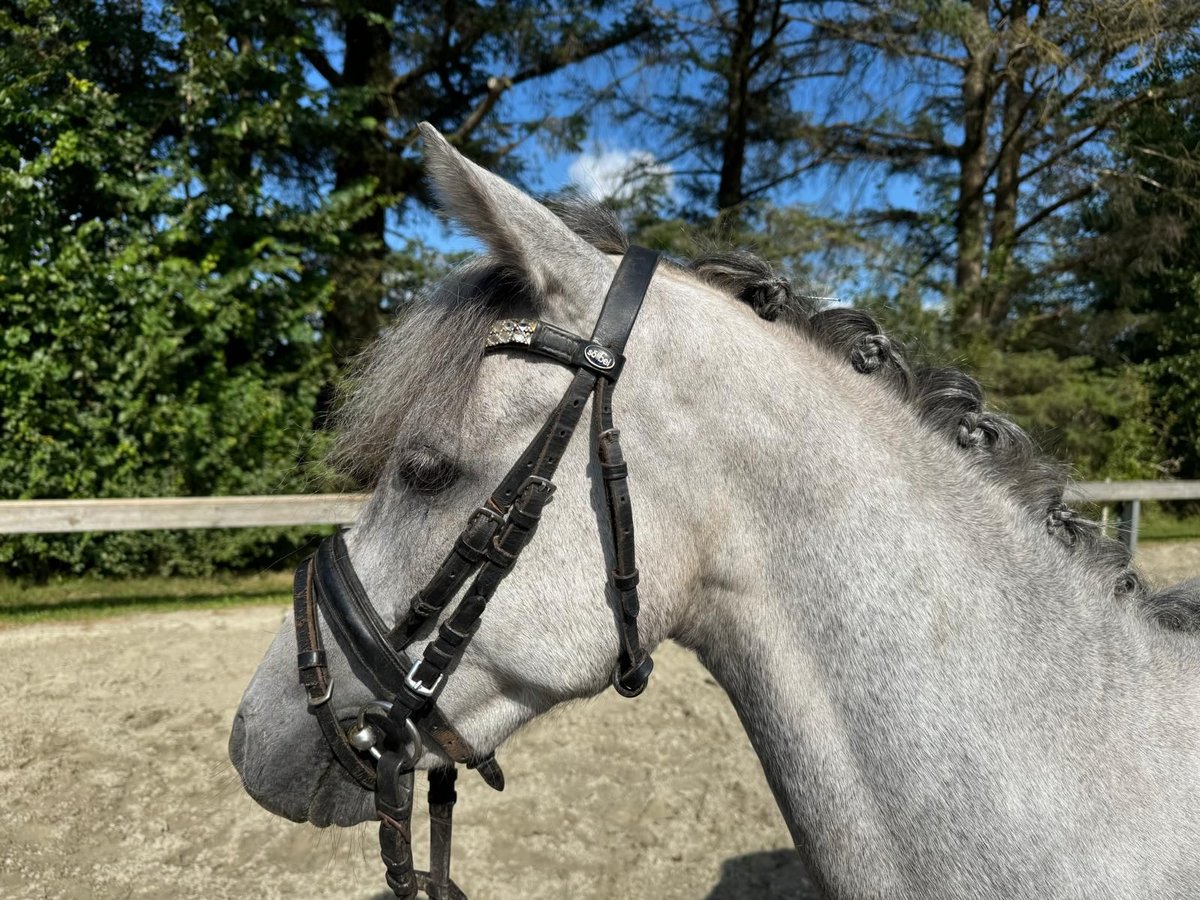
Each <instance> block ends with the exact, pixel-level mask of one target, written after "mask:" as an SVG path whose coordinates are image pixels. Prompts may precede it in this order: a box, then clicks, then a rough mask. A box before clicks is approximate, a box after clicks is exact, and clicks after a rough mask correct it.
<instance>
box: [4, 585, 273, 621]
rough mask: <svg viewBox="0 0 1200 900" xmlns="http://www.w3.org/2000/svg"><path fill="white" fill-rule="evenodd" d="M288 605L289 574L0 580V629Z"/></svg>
mask: <svg viewBox="0 0 1200 900" xmlns="http://www.w3.org/2000/svg"><path fill="white" fill-rule="evenodd" d="M290 600H291V574H290V573H288V572H263V573H260V574H257V575H221V576H213V577H203V578H180V577H174V578H161V577H160V578H130V579H103V578H72V579H66V580H63V581H58V582H53V583H50V584H39V585H25V584H21V583H19V582H13V581H0V627H2V626H5V625H20V624H26V623H29V622H47V621H55V620H64V619H90V618H98V617H102V616H113V615H119V614H122V613H140V612H166V611H172V610H186V609H219V608H222V607H230V606H246V605H252V604H279V605H282V604H285V603H287V602H289V601H290Z"/></svg>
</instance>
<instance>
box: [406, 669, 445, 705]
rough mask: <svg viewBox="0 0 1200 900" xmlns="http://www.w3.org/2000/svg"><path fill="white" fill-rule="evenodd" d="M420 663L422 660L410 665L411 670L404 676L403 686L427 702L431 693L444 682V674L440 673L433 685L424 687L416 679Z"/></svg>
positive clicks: (423, 684) (422, 683)
mask: <svg viewBox="0 0 1200 900" xmlns="http://www.w3.org/2000/svg"><path fill="white" fill-rule="evenodd" d="M422 662H424V660H421V659H418V660H417V661H416V662H415V663H413V664H412V668H411V669H409V670H408V674H407V675H405V676H404V685H405V687H407V688H408V689H409V690H410V691H412V692H413V693H414V694H416V695H417V696H418V697H424V698H425V699H427V700H428V699H429V698H430V697H432V696H433V692H434V691H436V690H437V689H438V688H439V687H441V684H442V682H443V681H445V680H446V673H445V672H442V673H441V674H440V675H438V677H437V680H436V681H435V682H434V683H433V684H431V685H429V686H426V685H425V683H424V682H422V681H418V680H417V678H416V674H417V669H418V668H420V665H421V663H422Z"/></svg>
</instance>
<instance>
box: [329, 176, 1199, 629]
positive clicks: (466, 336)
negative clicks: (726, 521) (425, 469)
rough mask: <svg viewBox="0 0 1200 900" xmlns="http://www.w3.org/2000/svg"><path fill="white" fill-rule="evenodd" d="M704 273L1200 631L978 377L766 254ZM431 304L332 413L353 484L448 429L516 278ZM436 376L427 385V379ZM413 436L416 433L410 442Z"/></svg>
mask: <svg viewBox="0 0 1200 900" xmlns="http://www.w3.org/2000/svg"><path fill="white" fill-rule="evenodd" d="M555 212H556V213H557V214H558V215H559V217H560V218H562V219H563V221H564V222H565V223H566V224H567V225H568V226H569V227H570V228H571V229H572V230H573V231H574V232H575V233H577V234H578V235H580V236H581V237H583V238H584V239H585V240H587V241H588V242H589V243H590V244H592V245H593V246H594V247H596V248H597V249H599V250H601V251H602V252H605V253H611V254H623V253H624V252H625V251H626V250H627V249H628V247H629V238H628V236H627V234H626V233H625V230H624V228H623V227H622V226H621V224H620V222H619V221H618V220H617V218H616V216H615V215H614V214H613V213H612V212H611V211H610V210H608V209H607V208H605V207H603V206H599V205H596V204H594V203H583V202H579V201H576V200H572V201H568V202H566V203H562V204H559V205H558V206H557V207H556V208H555ZM682 268H683V269H684V270H685V271H688V272H690V273H691V274H693V275H694V276H696V277H698V278H699V279H700V280H701V281H703V282H705V283H706V284H709V285H710V286H712V287H714V288H716V289H718V290H720V291H723V292H725V293H727V294H729V295H730V296H732V297H734V298H736V299H737V300H739V301H741V302H743V303H746V304H748V305H749V306H750V307H751V308H753V309H754V311H755V312H756V313H757V314H758V315H759V316H760V317H762V318H763V319H767V320H778V321H780V322H783V323H786V324H787V325H788V326H789V327H792V328H795V329H797V330H799V331H801V332H803V333H805V334H807V335H809V336H810V337H811V338H812V339H813V340H815V341H817V342H818V343H820V344H822V345H823V346H825V347H826V348H827V349H828V350H830V351H831V352H832V353H833V354H834V355H835V356H837V357H840V358H841V359H843V360H844V361H845V362H846V363H847V364H848V365H850V366H851V367H852V368H854V369H855V371H857V372H859V373H861V374H863V375H868V376H871V377H877V378H881V379H884V380H885V381H886V383H887V384H888V385H889V386H890V387H891V389H892V390H894V391H895V393H896V395H897V396H898V397H899V398H900V399H901V400H902V401H903V402H905V403H907V404H909V405H910V406H912V407H913V408H914V410H915V412H916V413H917V417H918V419H919V420H920V421H921V422H922V423H923V424H924V425H925V426H926V427H927V428H929V429H930V430H931V431H933V432H934V433H935V434H937V435H938V436H940V437H941V438H942V439H943V440H946V441H948V442H949V443H950V444H951V445H953V446H955V447H956V448H957V449H958V450H959V451H960V452H962V453H964V454H966V455H967V457H968V459H969V460H970V462H971V464H972V465H973V467H974V468H975V469H976V470H977V471H978V472H979V473H980V475H981V476H982V477H985V478H988V479H991V480H993V481H995V482H997V483H999V484H1001V485H1003V486H1004V487H1005V488H1006V489H1007V490H1008V491H1009V492H1010V494H1011V495H1012V496H1013V497H1015V498H1016V499H1017V501H1018V502H1019V504H1020V505H1021V507H1022V508H1023V509H1024V510H1025V512H1026V514H1027V515H1029V516H1030V517H1031V518H1033V519H1034V520H1035V521H1036V522H1038V523H1039V524H1041V525H1042V527H1043V528H1044V529H1045V531H1046V533H1047V539H1049V540H1056V541H1059V542H1061V543H1062V544H1063V545H1064V546H1066V547H1067V548H1069V549H1070V551H1071V552H1073V553H1075V554H1078V555H1079V556H1080V557H1081V558H1082V559H1083V560H1085V562H1086V563H1087V564H1089V565H1091V566H1092V567H1094V568H1095V569H1096V570H1097V571H1099V572H1100V573H1101V574H1102V575H1103V576H1104V577H1105V578H1106V579H1107V580H1108V581H1109V583H1110V584H1111V585H1112V589H1113V593H1114V596H1115V597H1117V598H1118V599H1121V600H1123V601H1126V602H1128V603H1130V604H1131V605H1133V606H1134V607H1135V608H1137V609H1139V610H1140V611H1141V612H1142V614H1143V615H1145V616H1146V617H1147V618H1148V619H1149V620H1151V621H1152V622H1154V623H1156V624H1157V625H1159V626H1161V627H1163V628H1168V629H1172V630H1176V631H1185V632H1200V590H1196V589H1195V588H1194V587H1192V586H1188V585H1176V586H1174V587H1168V588H1165V589H1163V590H1160V591H1154V590H1152V589H1151V588H1150V586H1149V585H1148V584H1147V583H1146V582H1145V580H1144V579H1143V578H1142V576H1141V574H1140V573H1139V572H1138V571H1137V569H1136V568H1134V566H1133V562H1132V558H1131V554H1130V553H1129V550H1128V548H1126V547H1125V546H1124V545H1123V544H1121V543H1120V542H1119V541H1116V540H1113V539H1112V538H1109V537H1107V536H1106V535H1105V534H1104V531H1103V528H1102V527H1101V526H1100V524H1099V523H1097V522H1095V521H1093V520H1091V519H1089V518H1087V517H1086V516H1084V515H1082V514H1081V513H1079V512H1078V511H1077V510H1075V509H1072V508H1071V507H1070V506H1068V505H1067V503H1066V502H1065V500H1064V496H1063V495H1064V491H1065V489H1066V487H1067V485H1068V484H1070V482H1071V479H1070V477H1069V473H1068V470H1067V468H1066V466H1064V465H1063V464H1061V463H1058V462H1056V461H1053V460H1051V459H1050V458H1049V457H1047V456H1045V455H1044V454H1042V453H1041V452H1039V450H1038V448H1037V447H1036V446H1035V444H1034V442H1033V440H1032V439H1031V438H1030V436H1029V435H1028V434H1027V433H1026V432H1025V431H1024V430H1023V429H1022V428H1021V427H1020V426H1018V425H1017V424H1016V423H1015V422H1013V421H1012V420H1011V419H1009V418H1007V417H1006V416H1004V415H1001V414H1000V413H997V412H995V411H993V410H989V409H988V408H987V406H986V403H985V400H984V392H983V388H982V387H981V386H980V384H979V382H978V381H976V380H975V379H974V378H972V377H971V376H970V375H968V374H966V373H965V372H963V371H962V370H960V369H957V368H954V367H949V366H927V365H924V366H922V365H918V366H914V365H913V364H912V363H910V361H909V358H908V357H909V354H908V352H907V351H906V350H905V348H904V347H902V346H901V345H900V344H899V343H898V342H897V341H895V340H893V339H892V338H890V337H889V336H888V335H886V334H884V332H883V330H882V329H881V328H880V327H879V325H878V323H877V322H876V321H875V319H874V318H873V317H872V316H870V315H869V314H868V313H866V312H863V311H862V310H859V309H852V308H844V307H835V308H825V298H823V297H820V296H817V295H815V294H813V293H811V292H806V291H804V290H800V289H797V288H796V287H794V286H793V285H792V283H791V282H790V280H788V279H787V278H785V277H783V276H782V275H780V274H779V273H777V272H776V271H775V270H774V269H773V268H772V267H771V265H770V264H769V263H767V262H766V261H765V260H763V259H761V258H759V257H758V256H756V255H755V254H754V253H751V252H749V251H746V250H714V251H710V252H703V253H701V254H700V255H698V256H697V257H695V258H694V259H692V260H690V261H687V262H684V263H682ZM430 291H431V294H432V297H433V298H434V299H438V300H442V301H449V302H432V303H418V304H413V305H412V309H410V310H408V311H406V312H404V313H403V314H402V315H403V316H404V326H405V327H403V328H391V329H389V330H388V331H387V332H385V333H384V335H383V336H382V337H381V339H380V340H378V341H376V342H374V344H373V345H372V347H370V348H369V349H368V350H367V351H366V352H365V353H364V354H363V355H362V356H361V357H360V358H359V359H358V360H356V361H355V363H354V364H353V365H352V366H351V369H350V375H349V377H348V378H347V379H346V382H345V384H344V386H343V388H342V389H341V396H342V403H341V404H340V408H339V410H338V412H337V414H336V416H335V422H336V424H337V434H336V437H335V442H334V445H333V448H332V450H331V452H330V454H329V456H328V461H329V463H330V464H331V466H332V468H333V469H334V471H336V472H340V473H341V474H343V475H346V476H349V477H350V478H351V479H352V480H353V481H354V482H356V483H357V485H358V486H360V487H366V488H369V487H373V486H374V484H375V483H377V482H378V481H379V479H380V478H382V477H383V474H384V471H385V468H386V465H387V463H388V460H389V457H390V456H391V450H392V448H394V447H395V446H396V445H397V442H403V441H411V440H413V439H417V440H419V436H420V435H421V434H425V435H428V434H431V433H437V432H438V431H445V430H446V426H452V425H453V420H454V418H455V415H456V414H455V413H454V412H452V411H454V410H458V409H459V408H460V403H458V402H457V401H458V400H460V399H461V400H463V401H465V400H466V398H467V396H469V392H470V390H471V389H472V387H473V385H474V382H475V378H476V375H477V373H478V371H479V365H480V361H481V359H482V355H481V354H480V353H479V352H478V347H479V346H480V344H481V343H482V341H483V338H484V336H485V335H486V333H487V329H488V327H489V325H490V323H491V322H492V320H493V319H494V318H495V317H496V316H497V315H501V314H504V313H506V312H509V311H511V309H512V307H513V306H514V305H522V304H524V305H528V299H527V297H526V294H525V287H524V285H522V284H520V283H519V279H517V278H515V277H514V276H513V273H511V272H507V271H506V270H504V269H503V268H502V267H500V266H499V265H497V264H495V263H492V262H489V261H487V260H476V261H473V262H471V263H468V264H466V265H465V266H462V267H460V268H459V269H457V270H456V271H455V272H454V273H452V274H451V275H450V276H449V277H448V278H446V279H444V280H442V281H441V282H439V283H437V284H436V285H434V286H433V287H432V288H431V289H430ZM430 377H437V378H438V379H439V383H438V385H437V389H436V390H431V389H430V386H429V378H430ZM414 436H415V437H414Z"/></svg>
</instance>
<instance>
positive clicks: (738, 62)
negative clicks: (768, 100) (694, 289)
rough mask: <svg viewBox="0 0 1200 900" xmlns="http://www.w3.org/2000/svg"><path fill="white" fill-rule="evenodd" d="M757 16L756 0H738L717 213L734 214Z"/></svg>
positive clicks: (742, 170)
mask: <svg viewBox="0 0 1200 900" xmlns="http://www.w3.org/2000/svg"><path fill="white" fill-rule="evenodd" d="M757 20H758V0H738V5H737V26H736V27H737V31H736V32H735V33H734V35H733V43H732V44H731V45H730V48H729V73H728V75H727V77H726V82H727V85H728V94H727V96H726V111H725V136H724V140H723V142H722V147H721V176H720V180H719V182H718V184H717V216H718V218H720V219H729V218H731V217H732V218H735V219H736V218H738V217H739V214H738V207H739V206H740V205H741V203H742V200H743V199H744V197H743V195H742V185H743V176H744V174H745V169H746V138H747V132H748V130H749V126H750V104H749V97H750V78H751V74H752V73H751V71H750V66H751V60H752V58H753V54H754V31H755V27H754V26H755V24H756V22H757Z"/></svg>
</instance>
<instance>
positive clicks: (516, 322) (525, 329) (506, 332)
mask: <svg viewBox="0 0 1200 900" xmlns="http://www.w3.org/2000/svg"><path fill="white" fill-rule="evenodd" d="M540 324H541V323H540V322H539V321H538V320H537V319H500V320H499V321H497V322H494V323H492V327H491V329H490V330H489V331H488V336H487V339H486V340H485V341H484V342H483V345H484V347H499V346H500V345H501V344H524V345H525V346H529V345H530V344H532V343H533V333H534V332H535V331H537V329H538V326H539V325H540Z"/></svg>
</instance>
